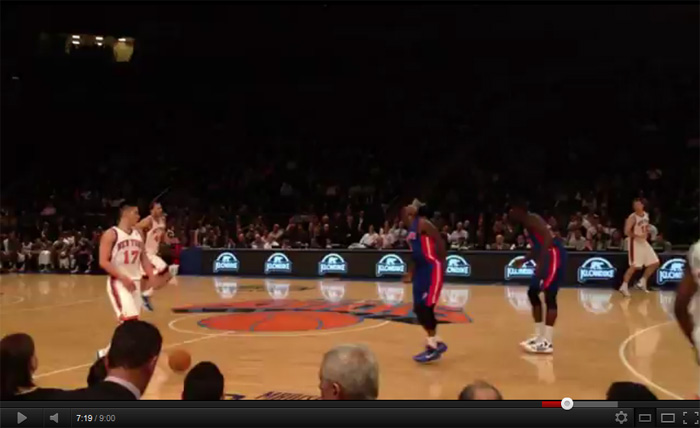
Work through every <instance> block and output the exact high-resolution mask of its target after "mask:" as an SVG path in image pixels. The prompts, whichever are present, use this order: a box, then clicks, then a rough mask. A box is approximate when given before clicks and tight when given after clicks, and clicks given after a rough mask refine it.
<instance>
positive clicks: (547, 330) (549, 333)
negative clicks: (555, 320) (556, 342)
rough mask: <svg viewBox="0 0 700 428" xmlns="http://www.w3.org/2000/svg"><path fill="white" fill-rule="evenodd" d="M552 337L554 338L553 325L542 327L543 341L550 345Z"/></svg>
mask: <svg viewBox="0 0 700 428" xmlns="http://www.w3.org/2000/svg"><path fill="white" fill-rule="evenodd" d="M553 336H554V326H553V325H546V326H544V340H546V341H547V342H549V343H552V337H553Z"/></svg>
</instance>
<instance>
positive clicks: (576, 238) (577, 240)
mask: <svg viewBox="0 0 700 428" xmlns="http://www.w3.org/2000/svg"><path fill="white" fill-rule="evenodd" d="M566 246H567V247H569V248H573V249H574V250H576V251H583V250H584V249H585V248H586V238H584V237H583V235H582V234H581V229H576V230H574V232H573V233H571V234H570V235H569V240H568V242H567V243H566Z"/></svg>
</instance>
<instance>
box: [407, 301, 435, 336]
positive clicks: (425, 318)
mask: <svg viewBox="0 0 700 428" xmlns="http://www.w3.org/2000/svg"><path fill="white" fill-rule="evenodd" d="M413 312H414V313H415V314H416V318H417V319H418V322H419V323H420V325H422V326H423V327H425V328H427V329H429V330H434V329H435V327H436V326H437V320H436V319H435V308H434V307H432V306H427V305H424V304H422V303H416V304H415V305H414V306H413Z"/></svg>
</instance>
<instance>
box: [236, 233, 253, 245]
mask: <svg viewBox="0 0 700 428" xmlns="http://www.w3.org/2000/svg"><path fill="white" fill-rule="evenodd" d="M236 248H250V246H249V245H248V241H247V240H246V239H245V234H244V233H243V232H241V233H239V234H238V239H237V240H236Z"/></svg>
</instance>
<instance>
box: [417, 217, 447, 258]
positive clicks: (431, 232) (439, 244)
mask: <svg viewBox="0 0 700 428" xmlns="http://www.w3.org/2000/svg"><path fill="white" fill-rule="evenodd" d="M419 227H420V231H421V232H423V233H425V234H426V235H428V236H430V237H431V238H433V240H434V241H435V248H436V250H437V256H438V258H439V259H440V260H445V258H447V249H446V248H445V241H444V240H443V239H442V235H440V231H438V230H437V227H435V225H434V224H433V223H431V222H430V220H426V219H424V218H421V219H420V224H419Z"/></svg>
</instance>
